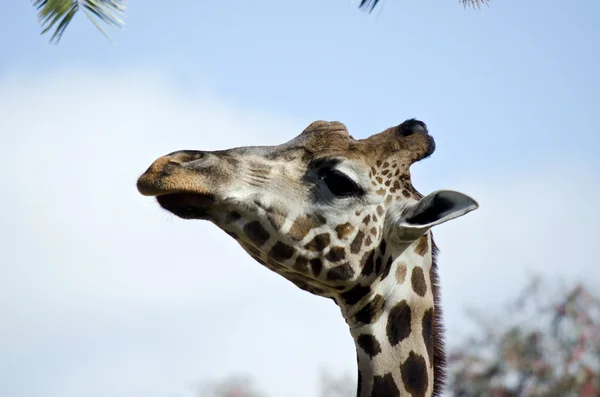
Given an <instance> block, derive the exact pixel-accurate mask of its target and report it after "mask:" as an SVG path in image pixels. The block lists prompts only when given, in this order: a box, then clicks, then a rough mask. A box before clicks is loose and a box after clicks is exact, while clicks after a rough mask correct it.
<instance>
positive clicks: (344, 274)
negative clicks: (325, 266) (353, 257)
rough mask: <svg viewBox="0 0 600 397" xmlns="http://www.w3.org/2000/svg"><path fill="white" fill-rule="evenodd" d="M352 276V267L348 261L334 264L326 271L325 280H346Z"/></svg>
mask: <svg viewBox="0 0 600 397" xmlns="http://www.w3.org/2000/svg"><path fill="white" fill-rule="evenodd" d="M353 276H354V269H353V268H352V266H350V264H349V263H344V264H343V265H339V266H335V267H332V268H331V269H329V271H328V272H327V281H346V280H350V279H351V278H352V277H353Z"/></svg>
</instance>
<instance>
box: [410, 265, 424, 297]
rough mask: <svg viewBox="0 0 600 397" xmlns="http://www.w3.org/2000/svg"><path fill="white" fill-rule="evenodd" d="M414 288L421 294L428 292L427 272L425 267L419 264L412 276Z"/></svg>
mask: <svg viewBox="0 0 600 397" xmlns="http://www.w3.org/2000/svg"><path fill="white" fill-rule="evenodd" d="M410 282H411V284H412V289H413V291H415V293H416V294H417V295H419V296H425V294H426V293H427V283H426V282H425V274H423V269H422V268H421V267H419V266H415V267H414V268H413V271H412V276H411V277H410Z"/></svg>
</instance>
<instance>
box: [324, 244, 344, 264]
mask: <svg viewBox="0 0 600 397" xmlns="http://www.w3.org/2000/svg"><path fill="white" fill-rule="evenodd" d="M325 259H327V260H328V261H329V262H339V261H341V260H343V259H346V249H345V248H344V247H333V248H331V249H330V250H329V252H328V253H327V255H325Z"/></svg>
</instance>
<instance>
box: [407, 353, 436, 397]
mask: <svg viewBox="0 0 600 397" xmlns="http://www.w3.org/2000/svg"><path fill="white" fill-rule="evenodd" d="M400 372H401V374H402V382H403V383H404V388H405V389H406V391H407V392H409V393H410V395H411V397H425V396H426V393H427V388H428V387H429V385H428V383H427V365H426V364H425V359H424V358H423V356H421V355H419V354H417V353H415V352H413V351H411V352H410V353H409V356H408V358H407V359H406V361H404V363H403V364H402V365H401V366H400Z"/></svg>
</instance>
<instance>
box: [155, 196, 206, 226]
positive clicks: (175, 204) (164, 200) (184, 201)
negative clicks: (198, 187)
mask: <svg viewBox="0 0 600 397" xmlns="http://www.w3.org/2000/svg"><path fill="white" fill-rule="evenodd" d="M156 201H158V204H159V205H160V206H161V207H162V208H164V209H166V210H167V211H169V212H171V213H173V214H174V215H176V216H178V217H180V218H182V219H204V220H206V219H208V218H209V214H208V209H209V208H210V206H211V205H212V204H214V202H215V197H214V196H213V195H210V194H198V193H168V194H163V195H160V196H158V197H156Z"/></svg>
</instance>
